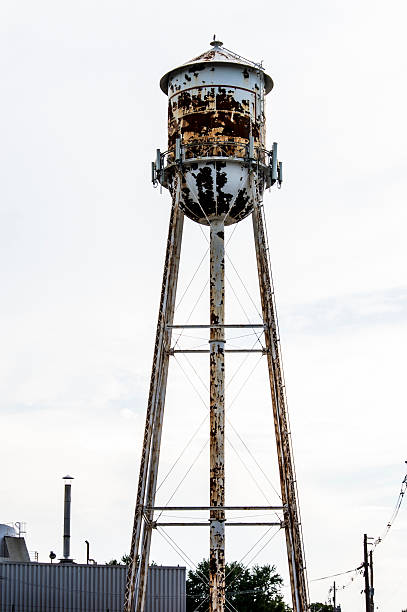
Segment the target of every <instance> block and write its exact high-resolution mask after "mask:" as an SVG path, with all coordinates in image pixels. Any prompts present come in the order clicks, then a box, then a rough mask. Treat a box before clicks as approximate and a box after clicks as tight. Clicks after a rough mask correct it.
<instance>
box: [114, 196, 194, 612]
mask: <svg viewBox="0 0 407 612" xmlns="http://www.w3.org/2000/svg"><path fill="white" fill-rule="evenodd" d="M183 221H184V214H183V212H182V211H181V209H180V207H179V201H178V196H177V194H175V196H174V202H173V207H172V211H171V217H170V224H169V230H168V239H167V250H166V255H165V264H164V274H163V283H162V289H161V298H160V308H159V314H158V323H157V332H156V340H155V346H154V356H153V366H152V372H151V381H150V391H149V398H148V404H147V415H146V424H145V430H144V438H143V446H142V454H141V462H140V474H139V482H138V489H137V499H136V509H135V516H134V526H133V533H132V541H131V549H130V563H129V568H128V573H127V582H126V593H125V601H124V612H132V611H133V610H134V603H135V601H136V602H137V603H136V605H137V611H140V612H141V611H142V610H143V608H144V600H145V589H146V580H147V571H148V561H149V552H150V542H151V520H152V513H151V511H149V510H145V506H152V505H153V502H154V498H155V489H156V484H157V472H158V461H159V452H160V442H161V426H162V419H163V411H164V403H165V393H166V384H167V373H168V359H169V355H168V349H169V347H170V342H171V330H170V329H169V328H168V327H167V326H168V325H172V323H173V317H174V306H175V297H176V288H177V280H178V269H179V258H180V252H181V242H182V230H183ZM142 533H143V537H142V542H141V549H140V539H141V534H142ZM135 595H136V597H135Z"/></svg>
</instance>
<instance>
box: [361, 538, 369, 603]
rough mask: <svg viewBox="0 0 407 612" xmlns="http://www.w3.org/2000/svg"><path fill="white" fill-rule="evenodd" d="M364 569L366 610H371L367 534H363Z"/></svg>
mask: <svg viewBox="0 0 407 612" xmlns="http://www.w3.org/2000/svg"><path fill="white" fill-rule="evenodd" d="M363 571H364V573H365V602H366V612H371V607H370V585H369V559H368V554H367V534H366V533H365V534H364V536H363Z"/></svg>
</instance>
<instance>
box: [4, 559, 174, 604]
mask: <svg viewBox="0 0 407 612" xmlns="http://www.w3.org/2000/svg"><path fill="white" fill-rule="evenodd" d="M125 584H126V566H124V565H79V564H62V565H60V564H57V563H55V564H52V563H12V562H9V563H0V610H1V612H121V610H122V609H123V601H124V591H125ZM185 584H186V575H185V568H184V567H165V566H156V565H154V566H151V567H150V568H149V573H148V582H147V597H146V608H145V609H146V611H148V612H185V608H186V595H185Z"/></svg>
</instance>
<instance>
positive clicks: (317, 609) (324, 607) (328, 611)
mask: <svg viewBox="0 0 407 612" xmlns="http://www.w3.org/2000/svg"><path fill="white" fill-rule="evenodd" d="M337 609H338V608H337ZM310 611H311V612H334V608H333V606H330V605H328V604H323V603H313V604H311V607H310Z"/></svg>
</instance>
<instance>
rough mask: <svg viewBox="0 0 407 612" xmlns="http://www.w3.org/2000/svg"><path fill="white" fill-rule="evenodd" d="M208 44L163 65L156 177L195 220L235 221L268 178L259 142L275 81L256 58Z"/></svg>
mask: <svg viewBox="0 0 407 612" xmlns="http://www.w3.org/2000/svg"><path fill="white" fill-rule="evenodd" d="M211 45H212V48H211V49H210V50H209V51H206V52H205V53H203V54H201V55H199V56H198V57H196V58H194V59H193V60H191V61H189V62H186V63H185V64H183V65H182V66H180V67H179V68H175V69H173V70H170V71H169V72H167V73H166V74H165V75H164V76H163V77H162V79H161V81H160V86H161V89H162V90H163V91H164V93H166V94H167V95H168V151H167V152H166V153H165V154H161V153H160V152H158V156H157V161H156V164H155V166H154V167H153V177H154V168H155V171H156V174H157V179H158V180H159V182H161V184H162V185H164V186H165V187H167V188H168V189H169V190H170V191H171V192H172V194H173V196H174V195H175V191H177V195H178V197H179V198H180V203H181V206H182V208H183V210H184V212H185V214H186V215H187V216H188V217H189V218H190V219H192V220H194V221H197V222H198V223H203V224H209V222H210V221H211V220H212V219H214V218H222V219H224V222H225V225H229V224H231V223H236V222H238V221H240V220H241V219H243V218H244V217H246V216H247V215H248V214H249V213H250V212H251V210H252V206H253V198H254V197H255V194H256V193H257V197H259V195H260V196H261V194H262V192H263V189H264V187H265V185H267V184H268V182H269V181H270V168H271V166H270V155H271V154H270V152H267V151H266V149H265V108H264V102H265V95H266V94H267V93H269V92H270V91H271V89H272V87H273V81H272V80H271V78H270V77H269V76H268V75H267V74H266V73H265V72H264V70H263V68H262V66H261V65H259V64H255V63H254V62H250V61H249V60H246V59H244V58H242V57H240V56H238V55H237V54H236V53H234V52H232V51H228V50H226V49H224V48H223V45H222V43H221V42H220V41H213V42H212V43H211Z"/></svg>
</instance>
